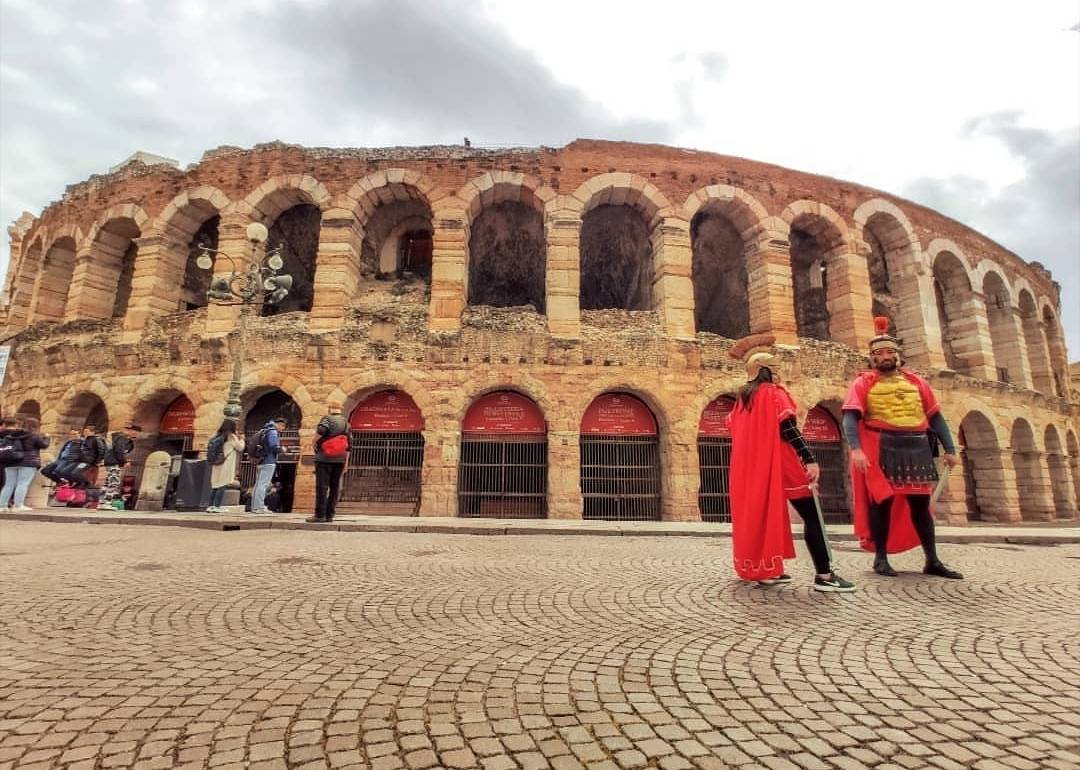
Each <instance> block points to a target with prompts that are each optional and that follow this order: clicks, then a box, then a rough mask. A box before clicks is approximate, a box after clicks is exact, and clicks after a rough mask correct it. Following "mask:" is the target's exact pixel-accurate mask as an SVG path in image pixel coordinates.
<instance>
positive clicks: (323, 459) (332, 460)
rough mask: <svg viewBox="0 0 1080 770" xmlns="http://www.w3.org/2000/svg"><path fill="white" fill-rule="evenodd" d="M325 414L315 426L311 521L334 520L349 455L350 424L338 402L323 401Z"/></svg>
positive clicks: (323, 521) (324, 521)
mask: <svg viewBox="0 0 1080 770" xmlns="http://www.w3.org/2000/svg"><path fill="white" fill-rule="evenodd" d="M326 411H327V414H326V415H325V416H324V417H323V418H322V419H321V420H319V424H318V426H317V427H316V428H315V433H316V438H315V515H314V516H312V517H311V518H309V519H308V521H310V522H316V523H326V522H331V521H333V520H334V515H335V513H336V508H337V499H338V493H339V491H340V488H341V473H342V471H344V470H345V462H346V461H347V460H348V459H349V424H348V422H346V421H345V417H344V416H343V415H342V414H341V402H340V401H331V402H330V403H328V404H327V405H326Z"/></svg>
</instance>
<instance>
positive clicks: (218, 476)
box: [206, 419, 244, 513]
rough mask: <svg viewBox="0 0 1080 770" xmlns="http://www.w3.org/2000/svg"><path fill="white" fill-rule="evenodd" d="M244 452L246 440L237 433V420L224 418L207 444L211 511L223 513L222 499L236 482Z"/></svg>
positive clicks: (208, 509)
mask: <svg viewBox="0 0 1080 770" xmlns="http://www.w3.org/2000/svg"><path fill="white" fill-rule="evenodd" d="M243 452H244V442H243V441H242V440H241V438H240V436H239V435H237V427H236V421H235V420H228V419H226V420H223V421H222V423H221V426H220V427H219V428H218V429H217V433H215V434H214V435H213V436H212V437H211V438H210V441H209V442H208V443H207V445H206V461H207V462H208V463H209V464H210V505H209V506H207V508H206V510H207V511H208V512H210V513H223V512H224V511H225V508H224V507H223V506H222V504H221V503H222V501H223V500H224V498H225V489H226V488H227V487H228V486H229V485H230V484H233V483H235V482H236V472H237V469H238V468H239V467H240V457H241V455H242V454H243Z"/></svg>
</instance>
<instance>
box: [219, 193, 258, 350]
mask: <svg viewBox="0 0 1080 770" xmlns="http://www.w3.org/2000/svg"><path fill="white" fill-rule="evenodd" d="M250 223H251V219H250V218H249V217H248V216H247V215H244V214H236V213H232V214H228V215H223V216H222V217H221V221H220V223H219V224H218V246H217V247H218V251H219V252H221V254H225V255H228V256H230V257H232V258H233V259H234V260H235V268H236V270H237V271H242V270H243V269H244V268H246V267H247V264H248V261H249V260H251V259H260V260H261V259H262V256H263V255H264V254H265V253H266V244H265V243H262V244H256V245H254V246H253V245H252V243H251V242H250V241H248V239H247V226H248V225H249V224H250ZM221 254H219V255H218V256H217V257H215V259H214V267H213V268H212V270H213V271H214V277H218V276H225V277H227V276H229V275H231V274H232V272H233V268H234V263H232V262H230V261H229V260H228V259H225V257H224V256H221ZM239 318H240V306H239V305H221V304H218V303H216V302H210V303H209V305H208V306H207V308H206V334H207V336H209V337H222V336H225V335H227V334H229V333H230V332H231V331H232V330H233V329H235V328H236V322H237V321H238V320H239Z"/></svg>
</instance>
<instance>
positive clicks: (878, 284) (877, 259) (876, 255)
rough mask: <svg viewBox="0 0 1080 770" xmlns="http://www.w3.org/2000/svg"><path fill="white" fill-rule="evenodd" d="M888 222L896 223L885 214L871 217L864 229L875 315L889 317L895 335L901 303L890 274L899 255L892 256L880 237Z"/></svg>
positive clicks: (890, 331)
mask: <svg viewBox="0 0 1080 770" xmlns="http://www.w3.org/2000/svg"><path fill="white" fill-rule="evenodd" d="M886 220H888V221H895V220H893V219H892V217H889V216H887V215H885V214H875V215H874V216H873V217H871V218H870V220H869V221H868V222H867V223H866V227H864V228H863V241H864V242H865V243H866V244H867V245H868V246H869V247H870V254H869V256H868V257H867V260H866V268H867V272H869V274H870V295H871V298H872V310H873V313H874V315H875V316H878V315H883V316H887V317H888V318H889V322H890V328H889V334H893V335H895V334H896V325H895V322H896V319H897V318H899V317H900V302H899V300H898V299H897V297H896V296H895V295H894V294H893V290H892V285H891V283H890V278H891V275H890V272H891V270H892V269H893V266H892V264H891V263H892V262H893V261H895V260H896V259H897V255H896V254H895V253H892V254H890V253H889V250H888V249H886V247H885V244H884V243H883V242H882V239H881V238H880V237H879V236H878V230H879V228H882V227H884V226H885V223H886Z"/></svg>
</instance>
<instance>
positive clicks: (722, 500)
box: [697, 396, 735, 522]
mask: <svg viewBox="0 0 1080 770" xmlns="http://www.w3.org/2000/svg"><path fill="white" fill-rule="evenodd" d="M734 408H735V399H734V397H732V396H718V397H717V398H714V399H713V400H712V401H710V402H709V405H708V406H706V407H705V409H704V410H703V411H702V413H701V419H700V420H698V439H697V449H698V475H699V479H700V486H699V487H698V510H699V511H700V512H701V520H702V521H720V522H725V521H731V496H730V489H731V487H730V485H729V483H728V474H729V472H730V470H731V431H730V430H728V425H727V418H728V415H729V414H731V410H732V409H734Z"/></svg>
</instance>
